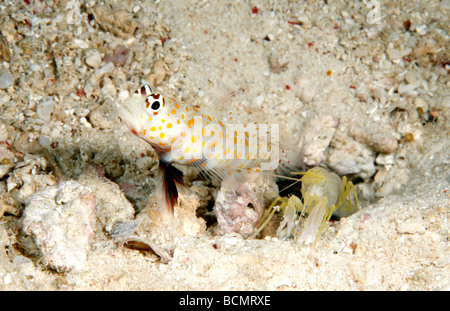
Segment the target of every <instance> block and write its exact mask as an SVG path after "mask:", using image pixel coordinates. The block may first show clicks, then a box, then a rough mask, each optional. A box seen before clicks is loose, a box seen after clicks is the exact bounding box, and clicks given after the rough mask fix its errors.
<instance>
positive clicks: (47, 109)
mask: <svg viewBox="0 0 450 311" xmlns="http://www.w3.org/2000/svg"><path fill="white" fill-rule="evenodd" d="M54 106H55V104H54V102H53V100H51V99H47V100H43V101H41V102H40V103H39V104H38V105H37V107H36V113H37V115H38V118H39V119H41V120H42V121H44V122H45V123H47V122H49V121H50V119H51V116H52V113H53V109H54Z"/></svg>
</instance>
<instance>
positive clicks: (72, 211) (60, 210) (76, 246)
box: [21, 181, 96, 272]
mask: <svg viewBox="0 0 450 311" xmlns="http://www.w3.org/2000/svg"><path fill="white" fill-rule="evenodd" d="M95 221H96V218H95V199H94V196H93V194H92V191H91V190H90V189H89V188H88V187H85V186H83V185H81V184H80V183H79V182H76V181H66V182H63V183H61V184H60V185H59V186H51V187H46V188H43V189H42V190H40V191H38V192H36V193H35V194H33V195H32V196H31V197H30V198H29V200H28V203H27V204H26V208H25V211H24V213H23V216H22V218H21V222H22V228H21V230H22V235H23V240H22V243H24V245H27V244H28V247H30V245H31V243H30V241H29V240H28V241H27V239H31V241H32V242H33V243H34V245H35V247H36V248H37V251H38V253H39V255H40V256H41V259H40V260H41V261H42V262H43V263H45V264H46V265H48V266H50V267H51V268H52V269H55V270H57V271H58V272H67V271H81V270H82V269H83V268H84V267H85V264H86V260H87V256H88V251H89V247H90V242H91V241H92V239H93V237H94V230H95Z"/></svg>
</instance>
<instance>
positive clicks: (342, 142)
mask: <svg viewBox="0 0 450 311" xmlns="http://www.w3.org/2000/svg"><path fill="white" fill-rule="evenodd" d="M374 161H375V153H374V152H373V151H372V150H371V149H369V148H368V147H367V146H365V145H363V144H361V143H359V142H357V141H355V140H353V139H352V138H350V137H348V136H346V135H343V134H342V133H340V132H339V131H337V133H336V135H335V139H334V140H333V141H332V142H331V145H330V148H329V149H328V158H327V160H326V164H327V166H328V167H330V168H331V169H333V170H334V171H335V172H336V173H338V174H339V175H341V176H342V175H349V174H355V175H357V176H360V177H361V178H362V179H365V180H367V179H369V178H370V177H371V176H373V174H375V171H376V170H375V165H374Z"/></svg>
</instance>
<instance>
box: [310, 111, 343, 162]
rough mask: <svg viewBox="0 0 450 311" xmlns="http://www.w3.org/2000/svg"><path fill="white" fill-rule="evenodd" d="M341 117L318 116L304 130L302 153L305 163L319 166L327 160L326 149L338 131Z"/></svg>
mask: <svg viewBox="0 0 450 311" xmlns="http://www.w3.org/2000/svg"><path fill="white" fill-rule="evenodd" d="M338 124H339V119H338V118H335V117H333V116H330V115H325V116H321V117H318V118H316V119H315V120H313V121H312V122H311V123H309V124H308V125H307V126H306V128H305V131H304V136H303V137H304V138H303V146H302V153H303V157H304V160H303V161H304V163H305V164H306V165H308V166H317V165H319V164H320V163H322V162H323V161H325V154H324V153H325V150H326V149H327V148H328V145H329V144H330V141H331V139H332V138H333V136H334V133H336V128H337V126H338Z"/></svg>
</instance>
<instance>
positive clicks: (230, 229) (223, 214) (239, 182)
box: [214, 174, 278, 238]
mask: <svg viewBox="0 0 450 311" xmlns="http://www.w3.org/2000/svg"><path fill="white" fill-rule="evenodd" d="M277 196H278V187H277V186H276V184H275V183H274V181H273V180H272V179H268V178H263V177H262V176H261V175H257V174H255V175H249V176H248V177H246V179H245V180H244V179H243V177H240V178H236V177H234V176H230V177H228V178H226V179H225V180H224V181H223V183H222V186H221V188H220V190H219V192H218V194H217V198H216V203H215V205H214V211H215V213H216V216H217V222H218V224H219V227H218V231H219V233H220V234H222V235H224V234H227V233H239V234H241V235H242V236H243V237H244V238H247V237H249V236H251V235H252V234H253V233H255V231H256V230H257V229H258V228H257V225H258V221H259V220H260V219H261V217H262V215H263V213H264V206H265V204H266V201H268V202H271V201H273V199H274V198H275V197H277Z"/></svg>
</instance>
